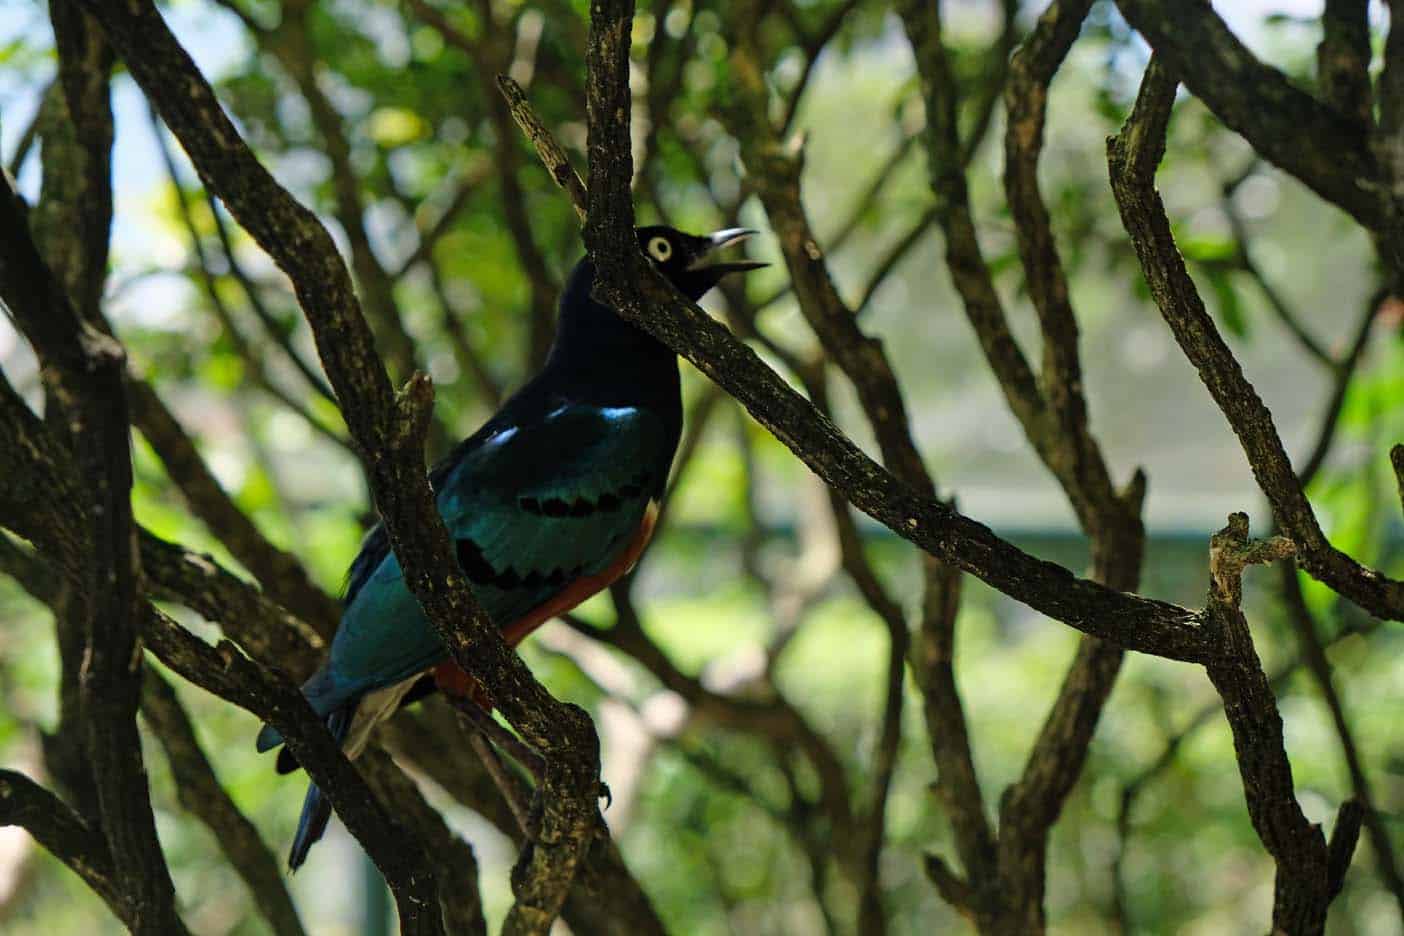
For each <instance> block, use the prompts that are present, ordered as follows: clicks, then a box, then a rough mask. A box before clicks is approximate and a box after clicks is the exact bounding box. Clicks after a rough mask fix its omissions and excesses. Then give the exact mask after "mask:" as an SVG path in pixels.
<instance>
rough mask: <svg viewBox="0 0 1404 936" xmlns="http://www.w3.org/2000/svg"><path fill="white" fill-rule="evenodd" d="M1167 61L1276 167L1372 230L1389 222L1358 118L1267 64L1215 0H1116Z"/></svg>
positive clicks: (1367, 145) (1191, 88) (1164, 60)
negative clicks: (1237, 32)
mask: <svg viewBox="0 0 1404 936" xmlns="http://www.w3.org/2000/svg"><path fill="white" fill-rule="evenodd" d="M1117 7H1118V8H1119V9H1120V10H1121V12H1122V14H1123V15H1124V16H1125V17H1126V19H1127V21H1128V22H1129V23H1130V24H1131V25H1132V26H1134V27H1135V28H1136V29H1137V31H1139V32H1140V33H1141V35H1143V36H1145V38H1146V41H1147V42H1149V43H1150V44H1151V47H1152V48H1154V49H1155V51H1156V53H1157V55H1158V56H1159V57H1160V59H1161V61H1162V63H1163V65H1164V67H1166V68H1167V69H1168V70H1169V71H1170V72H1172V73H1173V74H1176V75H1180V76H1181V77H1182V80H1184V82H1185V84H1186V86H1187V87H1188V88H1189V89H1190V91H1192V92H1194V94H1195V96H1196V97H1198V98H1199V99H1200V100H1202V101H1203V102H1204V103H1205V104H1206V105H1208V107H1209V109H1210V110H1212V111H1213V112H1214V114H1215V116H1217V117H1218V118H1219V119H1220V120H1222V121H1223V122H1224V123H1225V124H1226V125H1227V126H1229V127H1230V128H1232V129H1233V130H1236V131H1237V132H1239V133H1241V134H1242V135H1243V136H1244V138H1245V139H1247V140H1248V142H1249V143H1251V144H1253V148H1254V149H1256V150H1257V151H1258V152H1259V153H1261V154H1262V155H1263V157H1264V158H1266V159H1267V160H1268V161H1270V162H1271V163H1273V164H1274V165H1276V166H1278V167H1280V168H1282V169H1284V170H1286V171H1287V172H1288V173H1290V174H1291V175H1293V176H1295V177H1297V178H1298V179H1300V180H1301V181H1302V182H1303V183H1305V184H1306V185H1307V186H1308V187H1309V188H1311V189H1312V190H1313V191H1315V192H1316V193H1317V194H1318V195H1320V196H1321V197H1322V198H1324V199H1326V200H1327V201H1329V202H1331V203H1332V204H1334V205H1338V206H1340V207H1341V208H1343V209H1345V210H1346V211H1347V212H1349V213H1350V215H1351V216H1352V217H1354V218H1355V219H1356V220H1357V221H1359V222H1360V223H1361V224H1363V225H1364V226H1365V227H1367V228H1378V227H1379V226H1380V225H1381V224H1382V223H1383V222H1384V220H1385V219H1384V217H1383V215H1382V208H1381V200H1380V198H1379V194H1378V190H1377V187H1378V182H1379V178H1380V170H1379V166H1378V165H1377V164H1376V162H1375V159H1374V157H1373V155H1372V151H1371V148H1370V146H1369V143H1368V141H1367V139H1366V132H1365V131H1366V127H1365V125H1364V124H1363V123H1361V122H1360V121H1359V119H1358V117H1357V116H1355V115H1353V114H1352V115H1347V114H1346V113H1343V112H1341V111H1337V110H1335V109H1334V108H1330V107H1327V106H1325V105H1324V104H1322V103H1321V102H1320V101H1318V100H1316V99H1315V98H1313V97H1312V96H1311V95H1310V94H1307V93H1306V92H1305V91H1301V90H1299V89H1297V88H1296V87H1294V86H1293V85H1292V84H1291V83H1290V82H1289V81H1288V80H1287V77H1286V76H1285V75H1283V74H1282V72H1280V71H1278V70H1277V69H1276V68H1273V67H1272V66H1270V65H1265V64H1263V63H1262V62H1260V61H1259V60H1258V59H1257V58H1256V57H1254V55H1253V53H1252V52H1250V51H1249V50H1248V49H1247V48H1246V47H1245V46H1244V45H1243V43H1241V42H1240V41H1239V40H1238V38H1237V37H1236V36H1234V34H1233V33H1232V32H1231V31H1230V30H1229V28H1228V26H1227V25H1225V24H1224V21H1223V20H1222V19H1220V18H1219V15H1218V14H1217V13H1215V12H1214V10H1213V9H1212V8H1211V7H1210V4H1209V0H1175V2H1165V0H1117Z"/></svg>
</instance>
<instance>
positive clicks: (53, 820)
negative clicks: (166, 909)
mask: <svg viewBox="0 0 1404 936" xmlns="http://www.w3.org/2000/svg"><path fill="white" fill-rule="evenodd" d="M0 825H3V826H20V827H21V828H23V829H24V830H25V831H26V832H28V833H29V834H30V835H32V836H34V840H35V841H36V842H38V843H39V844H40V845H42V846H44V849H45V850H46V851H48V852H49V854H51V855H53V856H54V857H55V858H57V859H58V860H59V861H62V862H63V863H64V864H65V865H67V866H68V867H69V868H70V869H71V870H72V871H73V872H74V873H75V874H77V875H78V876H79V877H81V878H82V879H83V882H84V883H85V884H87V885H88V886H89V887H91V888H92V889H93V891H94V892H95V893H96V894H97V895H98V896H99V897H101V898H102V899H103V900H104V901H106V902H107V905H108V906H109V907H111V908H112V912H113V913H114V914H116V915H117V917H118V918H119V919H121V920H123V921H124V922H128V923H130V922H131V920H132V916H131V915H130V911H129V910H128V908H127V905H126V900H125V898H124V896H123V892H122V886H121V883H120V880H119V878H118V875H117V872H116V871H115V870H114V869H113V867H112V855H111V853H110V852H108V850H107V843H106V842H104V841H103V840H102V836H101V835H99V834H97V833H95V832H94V831H93V830H92V829H90V828H88V826H87V824H86V823H85V822H84V821H83V819H82V817H80V816H79V815H78V814H77V813H76V812H74V811H73V809H72V807H70V806H69V805H68V804H67V803H65V802H64V801H63V800H61V799H59V798H58V797H57V796H55V795H54V794H52V793H50V792H49V791H48V790H46V789H44V788H43V787H41V786H39V784H37V783H35V782H34V781H33V780H31V779H29V778H28V777H26V776H25V775H24V774H22V773H19V772H17V771H14V770H0ZM177 925H178V924H177ZM178 927H179V925H178ZM184 932H185V929H184V927H179V928H178V929H176V930H174V931H173V934H174V933H184Z"/></svg>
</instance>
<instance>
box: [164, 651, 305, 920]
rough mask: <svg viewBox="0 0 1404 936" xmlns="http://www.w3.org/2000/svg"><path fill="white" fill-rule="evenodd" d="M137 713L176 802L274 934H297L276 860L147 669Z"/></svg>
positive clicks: (171, 694)
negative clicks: (163, 762)
mask: <svg viewBox="0 0 1404 936" xmlns="http://www.w3.org/2000/svg"><path fill="white" fill-rule="evenodd" d="M141 712H142V716H143V717H144V718H145V720H146V723H147V725H148V726H150V728H151V730H152V731H153V732H154V733H155V734H156V737H157V739H159V740H160V742H161V747H162V748H164V749H165V752H166V759H167V760H168V761H170V764H171V773H172V775H173V776H174V778H175V788H176V796H177V798H178V799H179V800H180V804H181V805H182V806H183V807H185V809H186V811H188V812H189V813H191V814H192V815H194V816H195V817H197V818H198V819H199V820H200V821H201V822H203V823H204V824H205V826H206V827H208V828H209V830H210V833H211V834H212V835H213V836H214V838H215V841H216V842H217V843H218V845H219V847H220V849H221V850H222V851H223V852H224V854H225V856H226V857H227V858H228V859H229V863H230V864H231V865H233V866H234V870H235V871H237V872H238V873H239V876H240V877H241V878H243V879H244V884H245V885H247V886H248V888H249V891H250V893H251V894H252V896H253V898H254V900H253V902H254V906H256V907H257V908H258V912H259V913H260V914H262V915H263V917H264V919H266V920H267V921H268V925H269V926H271V927H272V928H273V932H274V933H276V934H277V936H302V933H303V929H302V923H301V922H299V920H298V918H297V910H296V909H295V908H294V907H293V902H292V898H291V897H289V896H288V889H287V887H286V885H285V884H284V878H283V875H282V872H281V871H280V870H279V868H278V861H277V859H276V858H274V857H273V853H272V852H271V851H269V850H268V846H267V845H265V844H264V842H263V839H261V838H260V837H259V835H258V830H257V829H255V828H254V826H253V823H251V822H249V820H248V819H247V818H245V816H244V814H243V813H241V812H239V808H238V807H237V806H235V805H234V800H233V799H231V798H230V796H229V794H228V793H227V792H226V791H225V789H224V787H223V786H221V785H220V782H219V779H218V778H217V777H216V776H215V773H214V768H213V767H211V766H210V762H209V760H208V759H207V758H206V757H205V752H204V751H202V750H201V749H200V742H199V741H197V740H196V738H195V729H194V726H193V725H191V724H190V718H189V717H188V716H187V715H186V714H185V709H183V708H181V705H180V700H179V699H177V698H176V694H175V691H174V690H173V689H172V688H171V687H170V684H169V683H167V682H166V681H165V680H164V679H162V678H161V676H160V675H158V674H157V673H156V671H155V670H152V669H147V670H146V675H145V680H144V682H143V685H142V694H141Z"/></svg>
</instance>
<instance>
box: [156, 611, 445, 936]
mask: <svg viewBox="0 0 1404 936" xmlns="http://www.w3.org/2000/svg"><path fill="white" fill-rule="evenodd" d="M144 617H145V619H144V625H145V627H144V631H145V637H146V641H147V645H148V647H149V649H150V650H151V652H152V653H154V654H156V656H157V657H158V658H159V659H160V660H161V662H162V663H165V664H166V665H167V666H169V667H170V668H171V669H173V670H175V671H176V672H177V673H179V674H180V675H181V677H182V678H184V679H186V680H187V681H189V682H192V683H194V684H195V685H197V686H200V687H201V688H203V689H205V690H207V691H209V692H212V693H214V694H215V695H218V696H220V697H221V698H223V699H226V700H228V701H230V702H232V703H234V704H235V705H238V706H240V707H242V708H246V709H248V710H249V711H251V712H253V713H254V714H255V715H257V716H259V717H260V718H262V719H264V720H265V721H267V722H268V723H269V724H271V725H273V726H274V727H275V728H277V729H278V732H279V734H281V735H282V736H283V738H284V739H285V741H286V743H287V745H288V748H289V749H290V750H291V751H292V753H293V756H295V757H296V758H297V762H298V763H299V764H300V765H302V767H303V769H305V770H306V771H307V773H308V774H309V775H310V776H311V778H312V780H313V782H315V783H316V784H317V786H318V787H320V788H321V789H322V791H323V792H324V793H325V794H326V795H327V797H328V798H329V799H331V801H332V804H333V805H334V806H335V807H336V811H337V815H339V816H340V817H341V819H342V821H343V822H345V823H346V827H347V828H348V829H349V830H351V833H352V834H353V835H355V836H356V838H357V840H358V841H360V843H361V845H362V846H363V847H364V848H365V850H366V854H368V855H370V856H371V859H372V860H373V861H374V862H375V864H376V867H378V868H379V869H380V871H381V873H382V874H383V875H384V876H385V882H386V883H387V884H388V885H389V886H390V889H391V891H393V892H394V894H395V900H396V904H397V905H398V907H399V910H400V925H401V927H402V930H403V932H405V933H413V934H416V936H421V934H422V936H439V934H442V933H443V932H444V930H443V922H442V919H441V917H440V912H439V903H438V898H437V893H436V892H437V886H436V883H435V879H434V878H433V876H432V875H431V874H430V872H429V871H428V858H427V856H426V855H425V852H424V849H423V847H422V846H421V844H420V843H419V842H417V841H415V840H414V839H413V838H411V837H410V836H409V835H407V834H406V833H405V830H404V829H403V827H402V826H400V825H399V824H398V823H396V822H395V821H394V819H393V818H392V817H391V815H390V813H389V812H388V810H386V808H385V806H384V805H382V804H381V803H380V802H379V801H378V800H377V799H376V798H375V797H374V796H373V795H371V792H370V790H369V789H368V788H367V787H366V784H365V782H364V781H363V780H362V779H361V776H360V775H359V774H358V773H357V772H356V768H354V767H353V766H351V762H350V761H348V760H347V759H346V756H345V755H344V754H343V753H342V752H341V749H340V747H338V745H337V744H336V742H335V741H333V740H332V736H331V735H330V734H329V733H328V732H327V729H326V726H325V725H323V724H322V720H321V719H320V718H318V717H317V715H316V714H315V713H314V712H313V711H312V707H311V706H310V705H308V704H307V700H306V699H304V698H303V697H302V694H301V693H300V692H298V691H297V689H296V688H295V687H294V686H293V685H292V683H290V682H289V681H288V680H287V678H286V677H284V676H283V675H282V674H281V673H278V672H277V671H275V670H270V669H269V668H267V667H265V666H263V665H262V664H260V663H257V662H255V661H253V660H250V659H249V658H247V657H245V656H243V655H242V654H241V653H239V651H238V650H237V649H236V648H235V647H234V645H233V644H231V643H229V642H227V641H225V642H221V643H220V644H219V646H217V647H211V646H209V645H208V644H206V643H204V642H203V641H201V640H199V639H198V638H197V637H195V636H194V635H192V634H190V633H189V632H187V631H186V630H184V629H183V628H182V627H181V626H180V625H179V624H177V623H176V622H175V621H172V620H171V619H170V618H168V617H166V616H165V615H163V614H162V613H161V612H159V611H157V610H156V609H154V608H151V607H150V606H147V607H146V608H145V609H144Z"/></svg>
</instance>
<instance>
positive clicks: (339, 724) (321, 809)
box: [288, 702, 356, 871]
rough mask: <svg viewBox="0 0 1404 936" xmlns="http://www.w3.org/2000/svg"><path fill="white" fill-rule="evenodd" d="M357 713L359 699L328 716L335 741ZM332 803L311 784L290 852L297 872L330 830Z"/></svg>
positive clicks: (290, 863) (343, 735) (342, 737)
mask: <svg viewBox="0 0 1404 936" xmlns="http://www.w3.org/2000/svg"><path fill="white" fill-rule="evenodd" d="M355 713H356V702H352V703H351V704H350V705H348V706H346V707H344V708H340V709H337V710H336V711H335V712H332V714H331V715H330V716H329V717H328V718H327V729H328V730H329V731H330V732H331V734H332V737H333V738H335V739H336V743H337V744H340V743H341V742H343V741H344V740H346V733H347V732H348V731H349V730H350V728H351V719H352V717H353V716H354V715H355ZM331 814H332V807H331V802H330V801H329V800H328V799H327V798H326V797H325V796H324V795H322V791H321V789H320V788H318V786H317V784H315V783H312V784H308V787H307V796H306V797H305V798H304V799H303V801H302V818H301V819H299V820H298V823H297V835H295V836H293V843H292V849H291V850H290V851H289V852H288V868H289V869H291V870H293V871H296V870H297V869H298V868H300V867H302V863H303V862H304V861H306V860H307V853H308V851H310V850H311V848H312V846H313V845H315V844H316V843H317V841H318V840H319V839H321V837H322V833H324V832H326V831H327V821H328V820H329V819H331Z"/></svg>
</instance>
